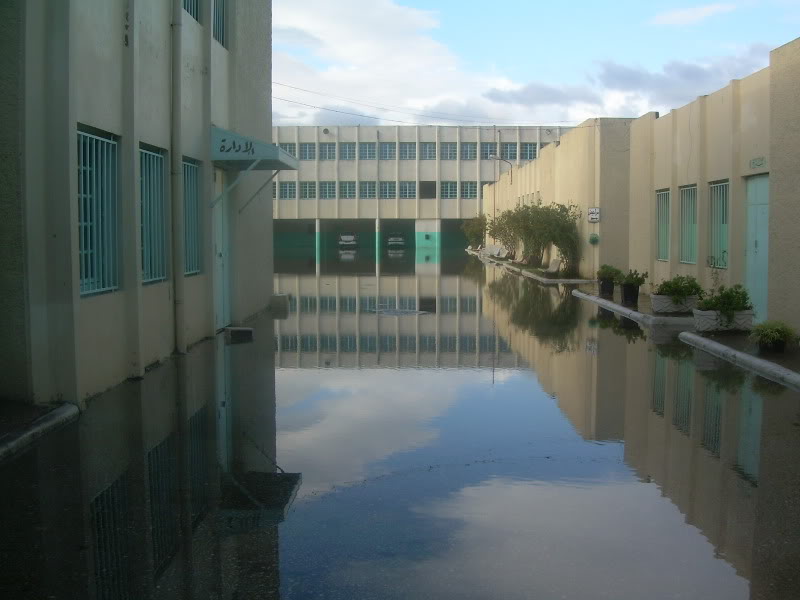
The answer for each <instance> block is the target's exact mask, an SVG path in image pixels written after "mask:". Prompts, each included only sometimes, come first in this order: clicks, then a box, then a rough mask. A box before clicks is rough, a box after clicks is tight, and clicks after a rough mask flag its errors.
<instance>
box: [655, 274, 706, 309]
mask: <svg viewBox="0 0 800 600" xmlns="http://www.w3.org/2000/svg"><path fill="white" fill-rule="evenodd" d="M654 293H655V294H656V295H658V296H669V298H670V300H672V302H674V303H675V304H683V303H684V302H685V301H686V298H688V297H690V296H699V297H700V298H702V297H703V288H702V287H700V284H699V283H697V279H695V278H694V277H690V276H687V275H676V276H675V277H673V278H672V279H667V280H666V281H662V282H661V283H660V284H659V285H658V287H657V288H656V291H655V292H654Z"/></svg>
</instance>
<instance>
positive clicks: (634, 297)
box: [622, 283, 639, 306]
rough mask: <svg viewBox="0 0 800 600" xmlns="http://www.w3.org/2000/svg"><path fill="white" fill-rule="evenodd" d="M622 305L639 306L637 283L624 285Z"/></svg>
mask: <svg viewBox="0 0 800 600" xmlns="http://www.w3.org/2000/svg"><path fill="white" fill-rule="evenodd" d="M622 303H623V304H625V305H627V306H636V305H637V304H639V286H638V285H636V284H635V283H623V284H622Z"/></svg>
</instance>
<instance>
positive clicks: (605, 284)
mask: <svg viewBox="0 0 800 600" xmlns="http://www.w3.org/2000/svg"><path fill="white" fill-rule="evenodd" d="M600 295H601V296H603V297H604V298H613V297H614V280H613V279H601V280H600Z"/></svg>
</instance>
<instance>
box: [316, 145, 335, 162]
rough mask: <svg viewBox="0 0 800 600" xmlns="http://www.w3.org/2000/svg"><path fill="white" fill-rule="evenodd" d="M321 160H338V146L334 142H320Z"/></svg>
mask: <svg viewBox="0 0 800 600" xmlns="http://www.w3.org/2000/svg"><path fill="white" fill-rule="evenodd" d="M319 159H320V160H336V144H335V143H333V142H320V143H319Z"/></svg>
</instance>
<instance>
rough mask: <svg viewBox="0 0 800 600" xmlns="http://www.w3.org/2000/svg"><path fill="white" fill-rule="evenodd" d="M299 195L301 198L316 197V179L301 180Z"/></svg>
mask: <svg viewBox="0 0 800 600" xmlns="http://www.w3.org/2000/svg"><path fill="white" fill-rule="evenodd" d="M300 197H301V198H316V197H317V182H316V181H301V182H300Z"/></svg>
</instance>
